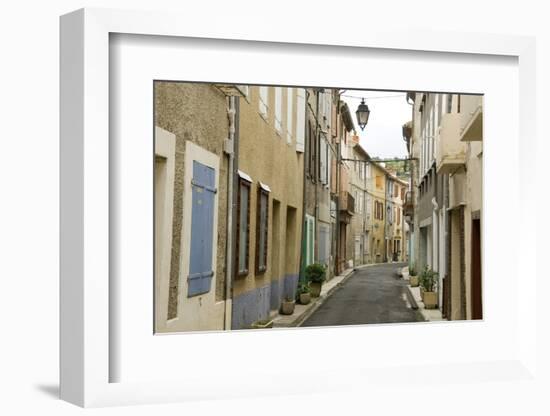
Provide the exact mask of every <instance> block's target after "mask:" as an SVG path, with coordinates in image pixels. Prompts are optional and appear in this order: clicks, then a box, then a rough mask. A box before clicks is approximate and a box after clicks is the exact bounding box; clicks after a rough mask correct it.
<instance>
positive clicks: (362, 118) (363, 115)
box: [355, 98, 370, 130]
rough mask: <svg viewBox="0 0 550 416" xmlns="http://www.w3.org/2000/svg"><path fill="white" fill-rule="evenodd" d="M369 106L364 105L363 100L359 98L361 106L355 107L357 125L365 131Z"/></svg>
mask: <svg viewBox="0 0 550 416" xmlns="http://www.w3.org/2000/svg"><path fill="white" fill-rule="evenodd" d="M369 114H370V110H369V106H368V105H366V104H365V99H364V98H361V104H359V107H357V111H356V112H355V115H356V116H357V124H359V127H361V130H365V127H366V125H367V123H368V122H369Z"/></svg>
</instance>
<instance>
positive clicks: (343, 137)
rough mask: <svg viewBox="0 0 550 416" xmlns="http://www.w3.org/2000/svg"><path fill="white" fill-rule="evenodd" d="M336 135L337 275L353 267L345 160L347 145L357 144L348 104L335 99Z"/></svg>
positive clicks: (351, 203) (348, 170)
mask: <svg viewBox="0 0 550 416" xmlns="http://www.w3.org/2000/svg"><path fill="white" fill-rule="evenodd" d="M334 119H335V122H334V123H335V125H336V134H335V136H334V137H333V142H334V144H335V147H336V153H337V158H336V159H335V161H334V165H333V166H334V169H333V170H332V172H333V173H332V176H333V178H332V179H333V180H332V181H331V192H332V195H333V200H334V208H335V213H336V226H335V239H334V240H335V247H336V250H335V260H334V267H335V273H336V274H340V273H341V272H343V271H344V270H346V269H347V268H349V267H352V266H353V256H354V241H355V240H354V237H353V234H352V233H351V230H350V228H351V226H350V224H351V218H352V217H353V215H354V214H355V199H354V198H353V195H352V194H351V189H350V175H351V170H352V169H353V168H354V166H353V164H352V163H351V162H349V161H347V160H346V159H350V157H351V150H350V149H351V148H352V146H350V144H356V143H358V137H357V135H356V134H355V126H354V123H353V118H352V116H351V112H350V109H349V108H348V105H347V104H346V103H345V102H343V101H341V100H340V99H338V102H337V107H336V111H335V114H334Z"/></svg>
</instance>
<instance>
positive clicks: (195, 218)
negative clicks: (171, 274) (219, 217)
mask: <svg viewBox="0 0 550 416" xmlns="http://www.w3.org/2000/svg"><path fill="white" fill-rule="evenodd" d="M191 185H192V204H193V207H192V211H191V250H190V259H189V276H188V279H187V280H188V291H187V296H188V297H191V296H195V295H200V294H202V293H208V292H209V291H210V286H211V283H212V277H213V276H214V271H213V268H212V252H213V247H212V245H213V239H214V233H213V231H214V229H213V227H214V198H215V194H216V187H215V186H216V180H215V171H214V169H212V168H211V167H208V166H206V165H203V164H201V163H199V162H197V161H196V160H194V161H193V180H192V182H191Z"/></svg>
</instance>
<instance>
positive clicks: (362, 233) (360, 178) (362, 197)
mask: <svg viewBox="0 0 550 416" xmlns="http://www.w3.org/2000/svg"><path fill="white" fill-rule="evenodd" d="M351 145H352V149H351V155H352V159H353V162H352V163H353V169H351V178H350V185H351V192H352V195H353V199H354V200H355V215H354V216H353V217H352V219H351V235H352V237H353V254H354V255H353V264H354V266H359V265H362V264H368V263H371V262H372V259H371V256H370V233H371V232H372V229H371V227H370V225H371V218H370V214H371V209H370V204H369V203H370V195H369V185H370V184H369V177H368V174H367V173H368V171H369V166H368V161H369V159H370V156H369V155H368V153H367V152H366V151H365V150H364V149H363V148H362V147H361V145H360V144H359V143H354V142H351Z"/></svg>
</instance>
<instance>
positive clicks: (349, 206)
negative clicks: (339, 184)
mask: <svg viewBox="0 0 550 416" xmlns="http://www.w3.org/2000/svg"><path fill="white" fill-rule="evenodd" d="M340 211H344V212H346V213H347V214H349V215H353V214H354V213H355V199H354V198H353V196H351V194H350V193H349V192H345V191H344V192H340Z"/></svg>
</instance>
